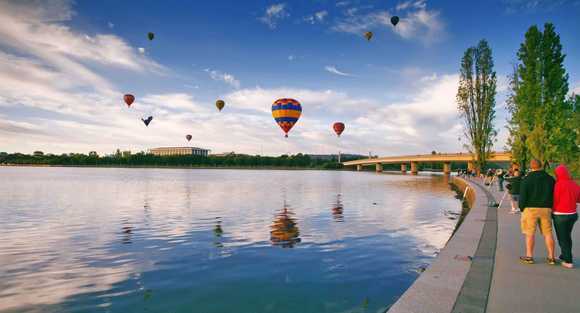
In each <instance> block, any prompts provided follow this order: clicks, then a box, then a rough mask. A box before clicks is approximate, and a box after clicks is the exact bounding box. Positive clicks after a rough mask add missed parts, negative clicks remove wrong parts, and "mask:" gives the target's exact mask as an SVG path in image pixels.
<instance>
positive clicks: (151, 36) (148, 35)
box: [147, 32, 155, 40]
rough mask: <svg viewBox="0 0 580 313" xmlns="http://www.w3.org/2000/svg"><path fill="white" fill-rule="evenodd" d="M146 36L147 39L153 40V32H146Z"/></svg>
mask: <svg viewBox="0 0 580 313" xmlns="http://www.w3.org/2000/svg"><path fill="white" fill-rule="evenodd" d="M147 38H149V40H153V38H155V34H154V33H152V32H149V33H147Z"/></svg>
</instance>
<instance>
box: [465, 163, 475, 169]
mask: <svg viewBox="0 0 580 313" xmlns="http://www.w3.org/2000/svg"><path fill="white" fill-rule="evenodd" d="M474 168H475V163H473V161H469V162H467V169H468V170H473V169H474Z"/></svg>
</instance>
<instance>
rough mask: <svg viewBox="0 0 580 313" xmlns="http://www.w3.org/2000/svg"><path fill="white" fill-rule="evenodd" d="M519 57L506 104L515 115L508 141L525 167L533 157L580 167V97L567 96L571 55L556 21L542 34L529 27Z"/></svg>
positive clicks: (576, 170) (521, 164) (516, 158)
mask: <svg viewBox="0 0 580 313" xmlns="http://www.w3.org/2000/svg"><path fill="white" fill-rule="evenodd" d="M517 57H518V60H519V62H518V64H517V67H516V68H515V69H514V74H513V76H512V77H510V78H511V79H510V89H511V95H510V96H509V98H508V102H507V104H508V109H509V111H510V113H511V117H510V121H509V125H508V129H509V131H510V138H509V140H508V145H509V147H510V149H511V151H512V154H513V156H514V159H515V160H516V161H517V162H518V163H519V164H520V166H522V167H524V168H525V166H526V165H527V163H528V162H529V160H530V159H532V158H537V159H539V160H541V161H544V162H549V163H554V162H563V163H566V164H568V165H570V166H571V167H573V168H576V167H578V165H575V164H578V163H579V161H580V159H579V141H578V140H579V139H578V138H579V134H578V129H579V126H578V112H577V109H576V108H577V103H578V101H579V100H578V97H572V98H567V94H568V91H569V89H568V74H567V73H566V70H565V68H564V59H565V57H566V56H565V55H564V54H563V53H562V44H561V43H560V36H559V35H558V34H557V33H556V31H555V28H554V25H553V24H550V23H547V24H545V26H544V31H543V32H541V31H540V29H539V28H538V27H537V26H532V27H530V28H529V29H528V31H527V32H526V35H525V40H524V42H523V43H522V44H521V46H520V49H519V51H518V54H517ZM573 171H575V172H576V174H578V173H579V172H578V169H573Z"/></svg>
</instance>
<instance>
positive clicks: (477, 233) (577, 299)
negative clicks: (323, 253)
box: [388, 179, 580, 313]
mask: <svg viewBox="0 0 580 313" xmlns="http://www.w3.org/2000/svg"><path fill="white" fill-rule="evenodd" d="M462 181H464V182H465V181H467V182H469V184H470V185H471V187H472V189H473V190H475V192H476V197H475V203H474V205H473V207H472V208H471V211H470V212H469V214H468V215H467V216H466V218H465V220H464V222H463V224H462V225H461V226H460V227H459V229H458V231H457V232H456V233H455V234H454V235H453V237H452V238H451V240H450V241H449V242H448V243H447V245H446V246H445V248H444V249H443V250H441V253H440V254H439V256H438V257H437V259H436V260H435V261H434V262H433V263H432V264H431V266H430V267H429V268H428V269H427V270H426V271H425V272H424V273H423V274H421V275H420V276H419V278H418V279H417V280H416V281H415V283H414V284H413V285H412V286H411V287H410V288H409V289H408V290H407V291H406V292H405V293H404V294H403V295H402V296H401V298H400V299H399V300H398V301H397V302H396V303H395V304H394V305H393V307H392V308H391V309H390V310H389V311H388V312H389V313H450V312H452V313H580V223H579V224H577V225H576V229H575V231H574V234H573V239H574V251H573V254H574V255H575V256H576V266H577V268H575V269H572V270H569V269H565V268H562V267H561V266H559V265H557V266H554V265H548V264H547V263H546V261H545V260H546V248H545V246H544V242H543V238H542V237H541V236H540V235H539V233H538V234H536V250H535V259H536V264H533V265H525V264H521V263H520V262H519V257H520V255H523V254H524V250H525V246H524V237H523V235H522V234H521V232H520V216H521V215H520V214H516V215H513V214H509V213H508V212H509V210H510V201H509V195H506V198H505V199H504V201H503V203H502V206H501V207H500V208H494V207H489V206H488V201H489V200H495V201H496V202H500V200H501V198H502V196H503V192H499V191H498V190H497V184H496V185H494V186H492V188H488V187H486V186H484V184H483V182H482V180H480V179H472V180H462ZM461 184H462V185H463V186H465V183H461ZM462 188H464V187H462ZM559 252H560V249H559V247H558V246H557V244H556V256H558V255H559Z"/></svg>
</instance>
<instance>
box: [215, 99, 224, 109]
mask: <svg viewBox="0 0 580 313" xmlns="http://www.w3.org/2000/svg"><path fill="white" fill-rule="evenodd" d="M215 106H216V107H217V108H218V110H220V111H221V110H222V109H223V108H224V107H225V106H226V103H225V102H224V100H217V101H216V102H215Z"/></svg>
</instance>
